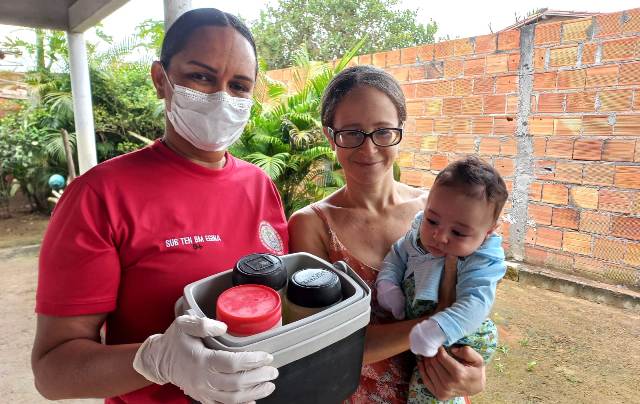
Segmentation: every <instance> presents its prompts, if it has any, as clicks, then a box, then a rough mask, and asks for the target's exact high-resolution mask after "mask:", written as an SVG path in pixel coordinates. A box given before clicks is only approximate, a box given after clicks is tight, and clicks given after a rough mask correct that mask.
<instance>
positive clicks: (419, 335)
mask: <svg viewBox="0 0 640 404" xmlns="http://www.w3.org/2000/svg"><path fill="white" fill-rule="evenodd" d="M446 340H447V336H446V335H444V332H442V329H440V326H439V325H438V323H437V322H436V321H434V320H431V319H429V320H425V321H422V322H420V323H418V324H416V325H415V326H414V327H413V328H412V329H411V332H410V333H409V343H410V346H411V352H413V353H414V354H416V355H422V356H424V357H425V358H431V357H433V356H435V355H436V354H437V353H438V348H440V347H441V346H442V344H444V343H445V341H446Z"/></svg>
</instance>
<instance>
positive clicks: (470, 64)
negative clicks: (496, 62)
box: [464, 57, 484, 76]
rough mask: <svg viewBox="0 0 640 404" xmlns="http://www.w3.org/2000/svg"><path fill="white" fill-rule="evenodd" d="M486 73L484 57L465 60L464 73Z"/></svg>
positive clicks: (469, 74)
mask: <svg viewBox="0 0 640 404" xmlns="http://www.w3.org/2000/svg"><path fill="white" fill-rule="evenodd" d="M483 73H484V57H481V58H475V59H468V60H465V61H464V75H465V76H473V75H477V74H483Z"/></svg>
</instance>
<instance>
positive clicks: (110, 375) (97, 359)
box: [31, 314, 151, 400]
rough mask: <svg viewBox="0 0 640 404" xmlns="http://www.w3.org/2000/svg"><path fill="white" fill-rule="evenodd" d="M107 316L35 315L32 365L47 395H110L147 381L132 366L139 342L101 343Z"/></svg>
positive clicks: (145, 384) (45, 395)
mask: <svg viewBox="0 0 640 404" xmlns="http://www.w3.org/2000/svg"><path fill="white" fill-rule="evenodd" d="M105 318H106V314H96V315H87V316H76V317H52V316H45V315H41V314H40V315H38V321H37V329H36V337H35V342H34V345H33V351H32V354H31V366H32V368H33V374H34V376H35V385H36V389H37V390H38V391H39V392H40V394H42V395H43V396H44V397H45V398H48V399H50V400H58V399H63V398H88V397H112V396H117V395H121V394H124V393H128V392H130V391H133V390H137V389H140V388H142V387H145V386H148V385H149V384H151V382H150V381H148V380H147V379H145V378H144V377H142V376H141V375H140V374H139V373H138V372H136V371H135V370H134V369H133V358H134V356H135V354H136V351H137V350H138V347H139V346H140V344H128V345H103V344H101V343H100V327H102V324H103V323H104V320H105Z"/></svg>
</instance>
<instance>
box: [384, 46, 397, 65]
mask: <svg viewBox="0 0 640 404" xmlns="http://www.w3.org/2000/svg"><path fill="white" fill-rule="evenodd" d="M386 54H387V67H389V66H397V65H399V64H400V49H397V50H392V51H388V52H386Z"/></svg>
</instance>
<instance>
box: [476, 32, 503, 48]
mask: <svg viewBox="0 0 640 404" xmlns="http://www.w3.org/2000/svg"><path fill="white" fill-rule="evenodd" d="M497 39H498V36H497V35H496V34H492V35H482V36H477V37H476V49H475V50H476V53H489V52H493V51H495V50H496V47H497V42H498V41H497Z"/></svg>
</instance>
